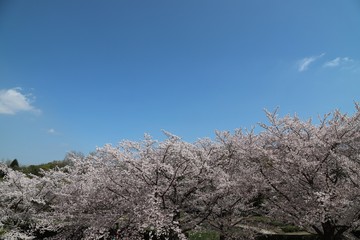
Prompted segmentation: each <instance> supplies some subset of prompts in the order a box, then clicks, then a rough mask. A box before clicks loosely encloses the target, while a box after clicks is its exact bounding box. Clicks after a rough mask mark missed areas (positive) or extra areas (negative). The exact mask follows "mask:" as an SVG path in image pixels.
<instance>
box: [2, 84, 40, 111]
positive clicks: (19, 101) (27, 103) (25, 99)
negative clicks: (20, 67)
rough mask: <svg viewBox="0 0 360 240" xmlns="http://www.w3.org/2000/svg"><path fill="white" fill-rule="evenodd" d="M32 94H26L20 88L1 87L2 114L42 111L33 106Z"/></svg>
mask: <svg viewBox="0 0 360 240" xmlns="http://www.w3.org/2000/svg"><path fill="white" fill-rule="evenodd" d="M31 103H32V99H31V95H24V94H22V93H21V89H20V88H12V89H0V114H10V115H13V114H16V113H18V112H21V111H26V112H33V113H40V112H41V111H40V110H39V109H36V108H35V107H34V106H32V104H31Z"/></svg>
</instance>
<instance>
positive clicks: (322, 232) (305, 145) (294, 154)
mask: <svg viewBox="0 0 360 240" xmlns="http://www.w3.org/2000/svg"><path fill="white" fill-rule="evenodd" d="M267 117H268V120H269V124H261V126H262V127H263V128H264V131H263V132H261V133H260V134H259V136H258V138H257V140H256V141H254V142H252V144H251V147H249V150H248V153H251V155H250V156H249V157H250V158H252V160H253V161H255V162H257V163H258V164H259V167H260V169H259V171H260V173H261V174H262V176H263V178H264V180H265V181H266V183H267V186H268V187H269V189H270V190H271V195H270V196H269V197H268V207H269V211H270V214H272V215H273V216H275V217H277V218H278V219H282V220H286V221H289V222H291V223H293V224H295V225H299V226H302V227H303V228H305V229H306V230H307V231H309V232H312V233H315V234H318V235H319V236H320V237H321V239H324V240H338V239H343V238H352V236H351V234H350V231H351V230H353V229H355V228H356V227H357V226H358V224H359V217H360V207H359V206H360V185H359V183H360V165H359V164H360V108H359V106H358V105H356V112H355V114H354V115H352V116H348V115H346V114H342V113H341V112H340V111H338V110H336V111H334V112H333V113H331V114H326V115H325V116H324V117H323V118H321V119H320V120H319V123H318V124H314V123H313V122H312V121H311V120H307V121H303V120H301V119H300V118H299V117H297V116H294V117H290V116H285V117H283V118H279V117H278V116H277V112H276V111H275V112H273V113H270V112H267ZM249 146H250V145H249Z"/></svg>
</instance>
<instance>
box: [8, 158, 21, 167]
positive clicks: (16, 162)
mask: <svg viewBox="0 0 360 240" xmlns="http://www.w3.org/2000/svg"><path fill="white" fill-rule="evenodd" d="M9 167H10V168H12V169H14V170H17V169H19V162H18V160H17V159H14V160H13V161H12V162H11V163H10V165H9Z"/></svg>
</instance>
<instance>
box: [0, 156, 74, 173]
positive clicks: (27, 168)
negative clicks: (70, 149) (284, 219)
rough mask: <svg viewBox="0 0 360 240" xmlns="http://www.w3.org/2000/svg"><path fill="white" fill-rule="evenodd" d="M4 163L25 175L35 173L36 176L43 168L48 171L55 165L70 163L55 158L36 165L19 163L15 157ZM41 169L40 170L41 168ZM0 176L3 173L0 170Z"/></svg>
mask: <svg viewBox="0 0 360 240" xmlns="http://www.w3.org/2000/svg"><path fill="white" fill-rule="evenodd" d="M5 163H6V165H8V166H9V167H10V168H12V169H13V170H17V171H20V172H23V173H25V174H27V175H31V174H33V175H36V176H42V174H41V171H42V170H45V171H48V170H50V169H54V168H56V167H59V168H61V167H65V166H67V165H69V164H70V161H69V160H67V159H65V160H56V161H51V162H48V163H43V164H38V165H24V166H22V165H20V164H19V161H18V160H17V159H14V160H12V161H11V160H7V161H5ZM41 169H42V170H41ZM0 177H3V173H1V172H0Z"/></svg>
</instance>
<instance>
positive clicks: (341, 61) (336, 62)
mask: <svg viewBox="0 0 360 240" xmlns="http://www.w3.org/2000/svg"><path fill="white" fill-rule="evenodd" d="M351 62H353V60H352V59H351V58H349V57H337V58H335V59H333V60H331V61H328V62H325V63H324V65H323V67H338V66H343V65H347V64H349V63H351Z"/></svg>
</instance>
